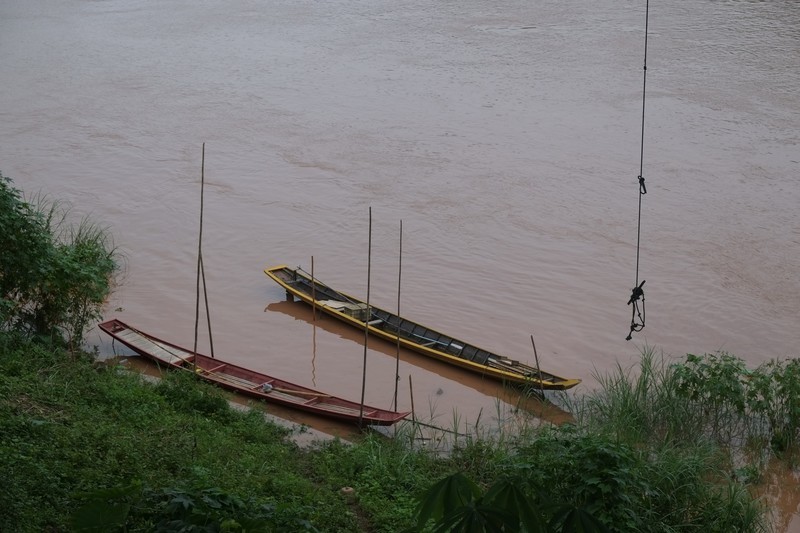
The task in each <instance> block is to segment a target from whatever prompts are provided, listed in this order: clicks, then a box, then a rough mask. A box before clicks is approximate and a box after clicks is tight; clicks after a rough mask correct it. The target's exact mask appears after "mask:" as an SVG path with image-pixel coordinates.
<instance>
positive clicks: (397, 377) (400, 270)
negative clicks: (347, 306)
mask: <svg viewBox="0 0 800 533" xmlns="http://www.w3.org/2000/svg"><path fill="white" fill-rule="evenodd" d="M402 276H403V220H402V219H401V220H400V253H399V255H398V265H397V320H398V323H397V346H396V348H397V352H396V353H395V368H394V410H395V411H397V387H398V385H399V384H400V322H399V320H400V280H401V279H402Z"/></svg>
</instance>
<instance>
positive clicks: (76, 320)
mask: <svg viewBox="0 0 800 533" xmlns="http://www.w3.org/2000/svg"><path fill="white" fill-rule="evenodd" d="M11 183H12V182H11V180H10V179H9V178H6V177H4V176H3V175H2V174H0V249H2V250H3V253H2V254H1V255H0V330H6V331H8V330H11V329H15V330H17V331H22V332H25V333H26V334H28V335H31V336H45V337H48V338H50V339H53V340H61V339H62V337H65V339H64V340H66V341H67V342H68V343H70V344H71V345H72V346H73V347H77V346H79V345H80V344H81V342H82V341H83V335H84V331H85V329H86V327H87V326H88V325H89V324H90V322H91V321H92V320H95V319H97V318H99V317H100V311H101V307H102V305H103V303H104V302H105V300H106V298H107V297H108V295H109V293H110V292H111V286H112V281H113V275H114V273H115V272H116V271H117V268H118V267H117V262H116V257H115V251H114V249H113V246H112V245H111V243H110V239H109V236H108V234H107V233H106V232H105V231H104V230H103V229H102V228H100V227H98V226H96V225H95V224H93V223H92V222H91V221H89V220H88V219H84V220H83V221H82V222H81V223H80V224H78V225H77V226H72V225H70V224H68V223H67V222H66V219H67V213H68V210H66V209H63V208H62V206H61V204H59V203H52V204H50V205H49V206H47V205H46V204H47V203H46V202H45V201H44V200H43V199H40V200H39V202H38V204H37V205H34V204H32V203H29V202H27V201H25V200H24V199H23V197H22V194H21V192H20V191H19V190H17V189H15V188H14V187H12V185H11Z"/></svg>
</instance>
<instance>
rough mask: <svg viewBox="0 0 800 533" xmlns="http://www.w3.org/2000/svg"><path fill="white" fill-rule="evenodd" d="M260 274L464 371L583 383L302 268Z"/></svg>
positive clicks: (531, 381) (556, 384)
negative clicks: (336, 287) (479, 344)
mask: <svg viewBox="0 0 800 533" xmlns="http://www.w3.org/2000/svg"><path fill="white" fill-rule="evenodd" d="M264 273H265V274H266V275H267V276H269V277H270V278H272V279H273V280H275V281H276V282H277V283H278V284H279V285H280V286H281V287H283V288H284V289H285V290H286V297H287V299H291V300H294V299H295V298H297V299H299V300H300V301H303V302H305V303H307V304H309V305H314V306H315V307H317V308H318V309H319V310H321V311H323V312H325V313H327V314H328V315H330V316H332V317H335V318H337V319H339V320H341V321H342V322H345V323H347V324H350V325H351V326H355V327H357V328H359V329H362V330H363V329H365V328H367V329H368V331H369V333H370V334H372V335H375V336H376V337H380V338H382V339H385V340H387V341H390V342H393V343H397V342H399V343H400V345H401V346H403V347H405V348H408V349H410V350H414V351H415V352H418V353H420V354H422V355H425V356H428V357H432V358H434V359H438V360H439V361H443V362H445V363H449V364H452V365H455V366H458V367H461V368H464V369H466V370H470V371H473V372H477V373H479V374H483V375H484V376H488V377H491V378H495V379H499V380H502V381H506V382H509V383H515V384H522V385H527V386H530V387H531V388H533V389H545V390H566V389H570V388H572V387H574V386H575V385H577V384H578V383H580V382H581V380H580V379H568V378H563V377H560V376H556V375H555V374H551V373H549V372H545V371H543V370H540V369H537V368H536V367H533V366H530V365H528V364H525V363H522V362H520V361H516V360H514V359H510V358H508V357H505V356H503V355H498V354H496V353H492V352H490V351H488V350H484V349H483V348H479V347H477V346H475V345H473V344H469V343H467V342H464V341H462V340H459V339H455V338H453V337H450V336H448V335H445V334H443V333H440V332H438V331H436V330H433V329H430V328H428V327H425V326H423V325H421V324H418V323H416V322H412V321H411V320H408V319H407V318H403V317H401V316H398V315H397V314H394V313H391V312H389V311H386V310H384V309H380V308H378V307H374V306H372V305H367V303H366V302H363V301H361V300H359V299H357V298H355V297H353V296H350V295H348V294H344V293H342V292H339V291H336V290H334V289H332V288H330V287H328V286H327V285H325V284H324V283H321V282H320V281H319V280H318V279H312V277H311V276H310V275H309V274H308V273H306V272H305V271H303V270H302V269H301V268H299V267H298V268H290V267H288V266H286V265H278V266H274V267H269V268H267V269H265V270H264Z"/></svg>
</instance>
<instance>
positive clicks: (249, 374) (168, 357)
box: [99, 319, 410, 426]
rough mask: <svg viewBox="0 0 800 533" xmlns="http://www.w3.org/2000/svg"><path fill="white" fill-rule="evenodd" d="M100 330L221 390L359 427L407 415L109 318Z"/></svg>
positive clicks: (387, 422) (387, 421)
mask: <svg viewBox="0 0 800 533" xmlns="http://www.w3.org/2000/svg"><path fill="white" fill-rule="evenodd" d="M99 328H100V329H101V330H102V331H104V332H105V333H107V334H108V335H109V336H111V337H112V338H113V339H115V340H118V341H119V342H121V343H122V344H124V345H125V346H128V347H129V348H130V349H132V350H133V351H134V352H136V353H137V354H139V355H141V356H142V357H146V358H148V359H150V360H152V361H155V362H157V363H159V364H165V365H167V366H168V367H170V368H173V369H179V370H184V371H189V372H195V373H196V374H197V375H198V377H200V378H202V379H203V380H205V381H208V382H211V383H214V384H216V385H218V386H220V387H222V388H225V389H228V390H231V391H234V392H237V393H240V394H244V395H247V396H250V397H254V398H259V399H262V400H264V401H266V402H270V403H275V404H280V405H283V406H285V407H291V408H294V409H298V410H301V411H305V412H308V413H312V414H315V415H319V416H324V417H327V418H333V419H337V420H341V421H346V422H350V423H356V424H359V425H362V426H368V425H375V426H389V425H392V424H395V423H396V422H399V421H400V420H402V419H404V418H405V417H406V416H408V415H409V414H410V413H407V412H395V411H391V410H388V409H381V408H378V407H372V406H369V405H363V406H362V405H361V404H360V403H359V402H354V401H351V400H346V399H344V398H339V397H336V396H332V395H330V394H326V393H324V392H320V391H317V390H314V389H310V388H308V387H304V386H302V385H297V384H295V383H291V382H288V381H285V380H282V379H279V378H276V377H273V376H270V375H267V374H263V373H261V372H257V371H254V370H250V369H247V368H244V367H241V366H238V365H234V364H231V363H227V362H225V361H222V360H220V359H217V358H213V357H209V356H206V355H203V354H195V353H194V352H192V351H190V350H187V349H186V348H182V347H180V346H178V345H175V344H172V343H170V342H167V341H164V340H161V339H159V338H157V337H154V336H152V335H150V334H148V333H145V332H143V331H140V330H138V329H136V328H134V327H132V326H129V325H128V324H126V323H124V322H122V321H121V320H117V319H112V320H109V321H106V322H103V323H101V324H99Z"/></svg>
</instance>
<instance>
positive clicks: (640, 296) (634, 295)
mask: <svg viewBox="0 0 800 533" xmlns="http://www.w3.org/2000/svg"><path fill="white" fill-rule="evenodd" d="M649 21H650V0H647V1H646V7H645V17H644V67H643V69H642V71H643V74H642V142H641V146H640V150H639V176H638V178H639V216H638V221H637V224H636V283H635V284H634V287H633V289H632V291H631V297H630V298H629V299H628V305H630V306H631V330H630V332H629V333H628V336H627V337H625V340H626V341H629V340H631V337H632V336H633V333H634V332H636V331H642V330H643V329H644V320H645V309H644V289H643V288H642V287H644V281H645V280H642V282H641V283H639V252H640V249H641V242H642V196H644V195H645V194H647V187H645V185H644V117H645V102H646V99H645V95H646V94H647V93H646V90H647V35H648V29H649V28H648V26H649ZM640 303H641V305H639V304H640Z"/></svg>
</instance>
